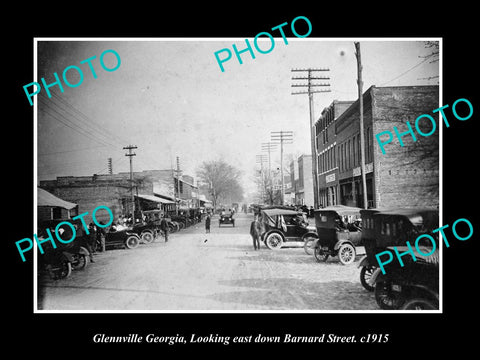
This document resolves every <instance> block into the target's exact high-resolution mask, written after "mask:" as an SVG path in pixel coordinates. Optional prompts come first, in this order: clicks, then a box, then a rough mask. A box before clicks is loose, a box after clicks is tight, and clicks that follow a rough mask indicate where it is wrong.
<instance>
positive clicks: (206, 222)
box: [205, 215, 210, 234]
mask: <svg viewBox="0 0 480 360" xmlns="http://www.w3.org/2000/svg"><path fill="white" fill-rule="evenodd" d="M209 232H210V215H207V217H206V218H205V233H207V234H208V233H209Z"/></svg>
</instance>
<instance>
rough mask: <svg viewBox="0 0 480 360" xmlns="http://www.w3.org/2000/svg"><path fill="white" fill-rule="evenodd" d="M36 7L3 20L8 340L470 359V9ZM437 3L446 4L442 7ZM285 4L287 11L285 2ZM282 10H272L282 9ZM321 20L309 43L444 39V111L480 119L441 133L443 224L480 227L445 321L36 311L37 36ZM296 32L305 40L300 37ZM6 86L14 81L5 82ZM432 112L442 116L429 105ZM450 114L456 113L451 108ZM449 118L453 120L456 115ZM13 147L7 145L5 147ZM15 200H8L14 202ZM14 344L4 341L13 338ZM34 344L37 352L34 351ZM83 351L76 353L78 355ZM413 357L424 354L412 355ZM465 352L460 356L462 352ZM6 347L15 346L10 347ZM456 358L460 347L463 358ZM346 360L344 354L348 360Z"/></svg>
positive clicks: (208, 30)
mask: <svg viewBox="0 0 480 360" xmlns="http://www.w3.org/2000/svg"><path fill="white" fill-rule="evenodd" d="M49 4H50V5H49V7H48V8H47V7H45V6H44V5H42V7H40V6H29V7H28V8H27V7H25V8H24V9H15V6H14V7H13V9H15V10H16V11H15V10H12V8H10V9H9V11H8V12H9V14H8V16H7V14H5V15H6V16H5V20H7V19H8V18H11V20H12V21H10V22H4V23H3V24H2V29H3V37H4V41H6V44H5V48H4V51H2V54H3V56H2V62H3V63H4V65H3V73H4V76H5V75H6V78H7V84H6V85H5V84H4V86H3V91H2V94H3V101H2V104H3V108H4V112H3V113H4V114H5V116H4V119H3V120H4V122H3V134H4V140H3V142H4V144H5V145H6V146H4V148H3V150H4V154H3V171H2V174H3V176H2V181H3V187H2V188H3V191H4V196H3V199H4V203H3V207H2V209H3V211H2V212H3V219H4V224H5V225H6V226H5V228H6V229H7V231H6V234H5V235H6V236H4V239H3V241H2V249H3V256H2V259H3V260H7V264H6V266H4V267H3V271H4V274H3V276H2V279H4V282H5V283H4V285H3V287H2V288H3V290H2V295H3V296H2V297H3V299H4V304H5V305H4V314H5V316H6V317H5V319H8V320H7V321H3V322H2V324H3V326H2V327H3V328H4V330H5V331H4V332H3V333H4V334H6V335H3V337H4V339H3V340H4V344H6V345H7V347H9V348H10V347H11V349H12V350H16V351H22V352H23V351H24V350H25V349H26V346H28V348H30V346H31V349H32V350H34V351H36V352H40V353H41V352H45V354H51V351H52V348H56V347H58V346H60V347H66V348H69V349H71V351H75V352H76V351H81V352H83V353H84V354H85V356H89V354H96V353H97V352H99V351H104V350H107V351H108V352H109V353H111V354H114V353H115V354H116V353H118V354H122V355H125V354H126V352H125V351H127V350H128V351H130V350H133V352H135V353H137V352H140V351H147V352H149V353H150V352H152V353H153V354H156V355H157V356H164V355H166V354H167V353H170V352H172V351H175V353H176V354H180V352H181V351H184V350H188V351H192V353H193V354H196V355H200V354H203V353H204V354H207V355H210V356H211V355H214V354H216V353H221V352H225V351H229V352H232V353H236V354H238V353H240V352H242V351H244V350H247V351H248V352H250V351H251V350H261V351H263V350H267V351H268V352H267V354H270V353H273V352H279V353H283V354H285V351H292V352H294V353H296V354H298V355H300V356H301V355H303V356H308V355H307V352H313V354H315V353H316V352H318V356H322V355H324V354H331V353H332V352H334V353H335V354H336V355H340V354H351V356H357V355H360V354H364V355H366V356H369V355H370V356H385V355H386V356H389V355H391V356H396V355H400V356H402V354H403V355H406V356H411V355H412V354H413V353H412V351H414V354H415V355H419V354H420V353H423V354H428V355H432V354H440V352H441V351H442V350H443V349H445V350H446V349H450V348H452V349H453V350H454V348H453V345H457V346H459V347H460V348H461V349H462V352H464V351H467V348H472V347H473V345H474V344H475V340H476V339H475V337H474V336H475V333H478V331H477V329H476V326H477V325H476V323H475V321H474V316H475V315H474V314H475V313H476V305H477V304H476V303H477V301H476V299H477V296H476V293H477V289H476V288H477V286H476V284H477V279H476V276H477V274H478V271H475V270H477V266H478V265H477V261H476V260H477V258H478V254H479V252H478V234H479V233H480V228H479V226H478V225H479V222H478V215H477V213H476V212H474V210H473V209H474V205H476V204H477V199H478V190H477V189H478V185H477V183H478V176H477V173H476V171H477V168H478V164H477V163H478V159H477V154H478V151H475V150H476V149H475V148H476V147H475V144H476V137H477V133H478V126H477V125H476V123H477V122H478V112H479V111H480V108H479V107H478V104H479V102H478V91H477V92H475V93H474V91H473V89H474V86H478V84H477V81H478V79H479V77H478V55H477V53H478V51H477V44H476V41H475V40H476V38H474V35H473V34H474V30H475V28H476V26H475V25H477V24H476V23H475V21H476V20H475V19H474V17H473V13H474V12H475V11H476V10H475V9H474V8H473V7H469V6H468V5H462V4H461V3H459V2H456V3H455V4H448V6H449V7H448V8H446V7H444V6H443V5H439V6H438V7H433V6H430V7H426V8H420V7H418V5H417V4H408V3H406V2H402V3H398V2H397V3H383V4H382V5H381V6H380V5H376V4H374V3H373V2H360V3H358V5H353V6H352V5H350V4H349V3H342V4H339V5H336V6H332V5H328V4H324V3H318V4H317V5H315V6H312V5H308V6H307V5H305V6H303V7H300V6H298V7H294V6H293V4H289V3H286V4H284V5H276V7H275V8H274V7H272V6H264V7H263V8H262V9H261V10H260V6H259V4H257V5H255V6H249V5H247V4H246V3H235V4H233V3H228V4H227V3H223V4H220V5H217V6H215V5H205V4H204V5H202V6H198V7H196V8H194V7H192V6H190V5H187V4H182V6H181V8H178V9H176V8H174V7H168V6H164V5H161V3H152V4H150V5H148V4H145V5H140V4H128V5H129V6H126V5H125V4H126V3H115V4H113V3H112V4H109V5H108V6H106V7H105V9H100V8H99V7H98V5H96V4H93V3H88V4H87V3H85V4H77V5H76V6H70V7H65V5H58V6H57V5H55V4H54V3H49ZM439 4H440V3H439ZM287 5H288V6H287ZM274 10H275V11H274ZM300 15H302V16H306V17H308V19H309V20H310V21H311V23H312V27H313V31H312V34H311V35H310V37H443V61H444V62H443V104H450V105H451V104H452V103H453V102H454V101H455V100H457V99H458V98H467V99H468V100H470V102H471V103H472V104H473V107H474V114H473V116H472V118H470V119H469V120H467V121H463V122H462V121H457V120H456V119H454V118H453V116H452V117H451V118H449V120H450V119H451V120H450V125H451V126H450V128H448V129H447V128H444V131H443V135H444V136H443V199H444V202H443V211H444V217H443V223H444V224H452V223H453V222H454V221H455V220H457V219H458V218H462V217H463V218H467V219H469V220H470V221H471V222H472V223H473V224H474V229H475V232H474V235H473V237H472V238H470V239H469V240H467V241H464V242H460V241H457V240H451V241H450V244H451V247H450V248H448V249H444V257H443V259H444V264H443V273H444V283H443V286H444V292H443V294H444V313H443V314H423V315H422V314H418V315H417V314H380V313H379V314H343V313H338V314H307V313H306V314H224V313H222V314H33V276H32V274H33V266H32V262H33V261H32V260H33V259H32V258H31V257H30V258H29V257H28V256H27V261H26V262H25V263H22V262H21V259H20V257H19V256H18V252H17V249H16V247H15V241H17V240H20V239H22V238H24V237H31V236H32V234H33V187H34V185H35V183H34V179H33V166H34V165H33V126H32V124H33V108H32V107H30V106H29V104H28V101H27V100H26V97H25V93H24V91H23V85H25V84H28V83H30V82H32V81H33V38H34V37H230V36H232V37H242V38H243V37H244V38H252V37H254V36H255V35H256V34H257V33H259V32H262V31H267V30H268V29H270V28H272V27H273V26H276V25H279V24H281V23H283V22H289V23H290V22H291V21H292V20H293V19H294V18H295V17H297V16H300ZM299 33H302V32H301V31H300V30H299ZM4 78H5V77H4ZM432 110H433V109H432ZM447 114H449V112H447ZM450 114H451V113H450ZM7 144H8V145H7ZM5 195H6V196H5ZM97 333H106V334H107V335H121V336H126V335H128V334H130V333H138V334H139V335H141V336H145V335H147V334H149V333H155V334H156V335H159V336H165V335H168V336H172V335H176V334H179V335H184V336H186V337H187V338H188V337H189V336H190V334H192V333H195V334H198V335H209V334H219V335H223V336H232V337H233V336H242V335H254V336H255V335H257V334H259V333H261V334H263V335H268V336H275V335H278V336H281V337H283V334H285V333H291V334H294V335H299V336H319V335H321V334H322V333H327V334H328V333H335V334H338V335H346V336H350V335H357V337H359V336H362V335H366V334H369V333H370V334H373V333H377V334H379V333H383V334H385V333H388V334H389V337H390V338H389V342H388V343H387V344H376V343H375V344H360V343H356V344H346V345H345V344H343V345H335V344H269V345H266V344H264V345H258V344H249V345H248V346H247V345H234V344H231V345H229V346H223V345H220V344H214V345H193V344H191V345H175V346H168V345H164V344H162V345H159V344H145V343H144V344H94V343H93V341H92V337H93V335H94V334H97ZM5 337H6V338H5ZM27 344H28V345H27ZM73 349H76V350H73ZM413 349H415V350H413ZM457 349H458V348H457ZM5 350H7V349H5ZM454 351H455V350H454ZM342 358H343V357H342Z"/></svg>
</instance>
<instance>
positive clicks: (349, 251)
mask: <svg viewBox="0 0 480 360" xmlns="http://www.w3.org/2000/svg"><path fill="white" fill-rule="evenodd" d="M338 258H339V259H340V262H341V263H342V264H343V265H349V264H351V263H353V262H354V261H355V248H354V247H353V246H352V245H350V244H343V245H341V246H340V248H339V249H338Z"/></svg>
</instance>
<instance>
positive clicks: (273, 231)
mask: <svg viewBox="0 0 480 360" xmlns="http://www.w3.org/2000/svg"><path fill="white" fill-rule="evenodd" d="M260 222H261V224H262V234H261V236H262V240H263V241H264V243H265V245H266V246H267V247H268V248H269V249H271V250H274V249H280V248H281V247H282V246H283V245H284V243H285V242H288V241H293V242H295V241H297V242H298V241H302V242H305V241H306V240H307V239H310V238H317V234H316V230H315V227H314V226H310V225H309V224H308V222H307V221H306V220H305V217H304V215H303V214H302V213H301V212H298V211H294V210H290V209H285V208H270V209H262V210H261V211H260Z"/></svg>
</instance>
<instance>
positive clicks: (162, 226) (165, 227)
mask: <svg viewBox="0 0 480 360" xmlns="http://www.w3.org/2000/svg"><path fill="white" fill-rule="evenodd" d="M165 217H166V214H163V217H162V221H160V229H161V230H162V231H163V234H164V236H165V242H168V222H167V219H165Z"/></svg>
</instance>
